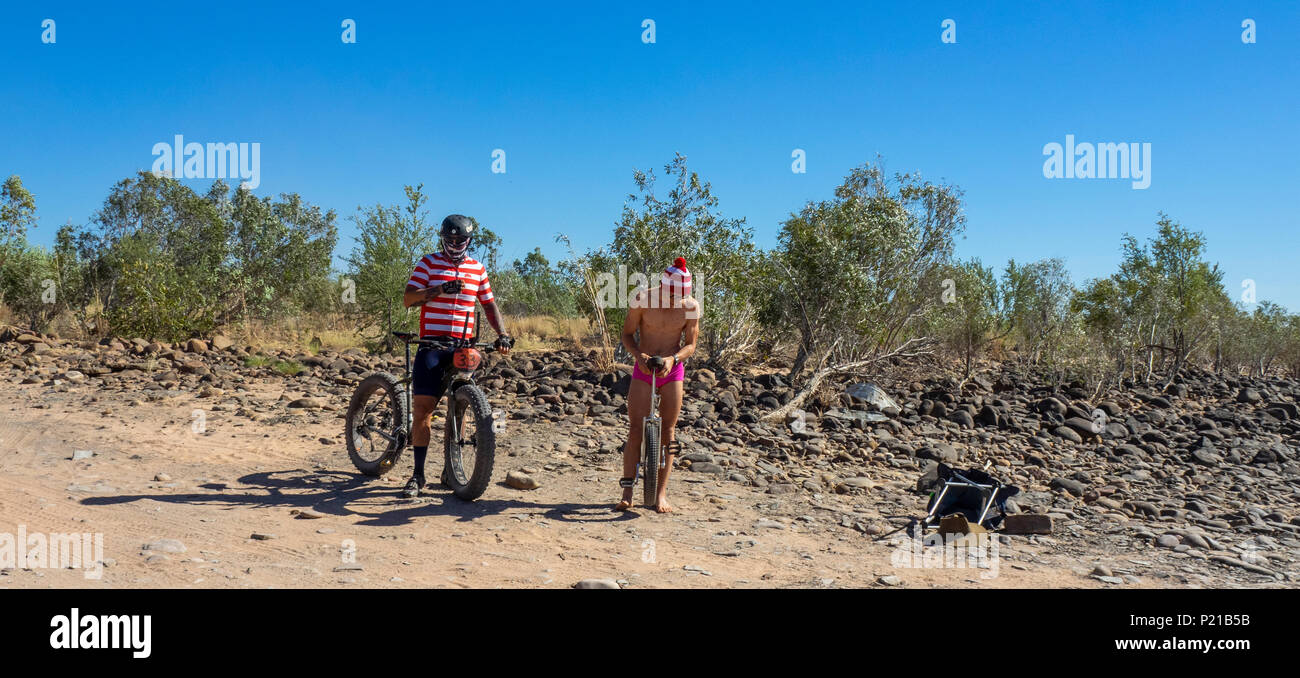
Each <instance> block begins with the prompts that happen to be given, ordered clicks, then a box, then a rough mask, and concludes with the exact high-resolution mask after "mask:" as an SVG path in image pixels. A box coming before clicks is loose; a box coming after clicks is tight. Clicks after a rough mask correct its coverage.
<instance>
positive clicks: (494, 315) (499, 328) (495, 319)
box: [481, 301, 510, 337]
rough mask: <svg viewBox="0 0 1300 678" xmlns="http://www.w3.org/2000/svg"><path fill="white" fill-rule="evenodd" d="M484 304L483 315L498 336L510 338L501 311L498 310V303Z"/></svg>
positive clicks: (489, 302)
mask: <svg viewBox="0 0 1300 678" xmlns="http://www.w3.org/2000/svg"><path fill="white" fill-rule="evenodd" d="M481 303H483V314H484V315H486V316H487V321H488V324H489V325H491V326H492V329H493V330H496V333H497V336H498V337H501V336H510V335H509V334H507V333H506V325H505V320H504V319H503V318H502V317H501V311H499V310H498V309H497V302H495V301H488V302H481Z"/></svg>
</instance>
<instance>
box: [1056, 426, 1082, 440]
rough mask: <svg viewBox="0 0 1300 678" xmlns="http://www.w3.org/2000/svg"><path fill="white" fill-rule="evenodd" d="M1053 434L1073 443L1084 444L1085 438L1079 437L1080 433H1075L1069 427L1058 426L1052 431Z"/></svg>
mask: <svg viewBox="0 0 1300 678" xmlns="http://www.w3.org/2000/svg"><path fill="white" fill-rule="evenodd" d="M1052 434H1053V435H1055V436H1056V437H1058V438H1064V439H1066V440H1068V441H1070V442H1072V443H1082V442H1083V437H1082V436H1080V435H1079V433H1078V431H1075V430H1074V429H1072V428H1070V427H1069V426H1057V427H1056V428H1054V429H1052Z"/></svg>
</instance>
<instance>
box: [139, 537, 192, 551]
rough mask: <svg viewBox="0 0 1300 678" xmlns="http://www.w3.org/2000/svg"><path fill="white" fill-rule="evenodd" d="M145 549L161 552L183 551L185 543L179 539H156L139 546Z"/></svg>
mask: <svg viewBox="0 0 1300 678" xmlns="http://www.w3.org/2000/svg"><path fill="white" fill-rule="evenodd" d="M140 548H141V549H142V550H145V551H161V552H163V553H185V544H182V543H181V542H180V540H179V539H156V540H154V541H151V542H149V543H147V544H145V545H143V546H141V547H140Z"/></svg>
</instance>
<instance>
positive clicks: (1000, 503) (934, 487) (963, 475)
mask: <svg viewBox="0 0 1300 678" xmlns="http://www.w3.org/2000/svg"><path fill="white" fill-rule="evenodd" d="M976 485H982V486H985V487H976ZM945 488H946V491H945ZM917 489H918V490H921V491H925V490H927V489H928V490H929V491H930V501H929V502H928V503H927V504H926V506H925V508H926V512H927V521H926V522H927V523H929V522H931V518H932V519H933V522H937V521H938V519H939V518H942V517H943V516H947V515H951V514H953V513H960V514H962V515H963V516H965V517H966V520H967V521H969V522H970V523H972V524H975V523H978V522H979V519H980V514H981V513H983V514H984V521H983V523H981V524H982V525H983V526H984V527H986V528H996V527H997V526H998V525H1001V524H1002V519H1003V517H1005V516H1006V512H1007V511H1006V503H1007V499H1008V498H1010V497H1013V496H1015V495H1016V494H1018V493H1019V492H1020V488H1018V487H1016V486H1014V485H1003V484H1002V482H1001V481H999V480H998V479H997V478H994V477H993V476H991V475H989V474H988V473H985V472H984V471H982V470H980V469H977V468H970V469H966V470H964V471H958V470H955V469H953V468H952V467H950V466H948V465H947V464H943V463H940V464H939V465H938V467H937V468H932V469H927V472H926V474H925V475H923V476H922V477H921V479H920V480H919V481H918V482H917ZM941 497H942V499H941ZM936 502H939V504H938V506H936ZM990 504H991V505H990ZM986 506H987V507H988V510H987V511H985V507H986Z"/></svg>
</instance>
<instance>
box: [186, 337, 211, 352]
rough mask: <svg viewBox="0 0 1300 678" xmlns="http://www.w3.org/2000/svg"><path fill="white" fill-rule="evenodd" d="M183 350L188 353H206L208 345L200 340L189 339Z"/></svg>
mask: <svg viewBox="0 0 1300 678" xmlns="http://www.w3.org/2000/svg"><path fill="white" fill-rule="evenodd" d="M185 350H186V351H188V352H190V353H207V352H208V343H207V342H205V341H203V340H202V339H190V340H189V341H188V342H186V343H185Z"/></svg>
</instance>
